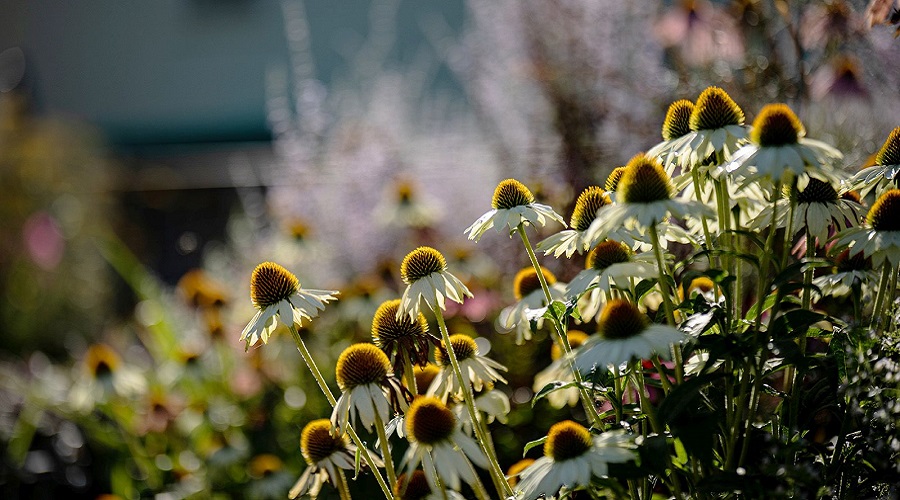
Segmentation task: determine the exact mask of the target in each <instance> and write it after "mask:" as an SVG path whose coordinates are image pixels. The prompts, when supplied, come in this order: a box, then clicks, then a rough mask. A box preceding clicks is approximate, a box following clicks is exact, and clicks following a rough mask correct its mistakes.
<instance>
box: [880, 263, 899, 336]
mask: <svg viewBox="0 0 900 500" xmlns="http://www.w3.org/2000/svg"><path fill="white" fill-rule="evenodd" d="M896 293H897V269H896V268H894V267H891V286H890V287H888V296H887V300H886V301H885V304H884V317H883V318H882V322H881V324H882V325H884V331H885V333H887V332H889V331H890V330H891V329H892V327H891V325H892V323H891V311H893V310H894V295H895V294H896ZM895 326H896V325H895Z"/></svg>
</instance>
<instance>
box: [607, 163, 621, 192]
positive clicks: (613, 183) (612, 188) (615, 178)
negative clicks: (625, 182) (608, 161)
mask: <svg viewBox="0 0 900 500" xmlns="http://www.w3.org/2000/svg"><path fill="white" fill-rule="evenodd" d="M624 173H625V167H624V166H623V167H616V168H614V169H613V171H612V172H610V173H609V176H607V177H606V184H604V186H603V188H604V189H606V190H607V191H609V192H611V193H614V192H616V190H618V189H619V181H620V180H622V174H624Z"/></svg>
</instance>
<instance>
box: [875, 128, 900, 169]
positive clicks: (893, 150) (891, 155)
mask: <svg viewBox="0 0 900 500" xmlns="http://www.w3.org/2000/svg"><path fill="white" fill-rule="evenodd" d="M875 164H876V165H900V127H897V128H895V129H894V130H892V131H891V133H890V134H889V135H888V138H887V140H886V141H884V145H883V146H881V149H879V150H878V153H877V154H876V155H875Z"/></svg>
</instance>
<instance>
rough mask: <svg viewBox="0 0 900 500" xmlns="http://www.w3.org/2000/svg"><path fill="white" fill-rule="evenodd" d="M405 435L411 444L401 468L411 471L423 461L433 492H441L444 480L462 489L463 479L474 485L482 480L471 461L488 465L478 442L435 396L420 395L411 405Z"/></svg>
mask: <svg viewBox="0 0 900 500" xmlns="http://www.w3.org/2000/svg"><path fill="white" fill-rule="evenodd" d="M406 435H407V437H408V438H409V440H410V445H409V449H408V450H407V451H406V455H404V457H403V461H402V463H401V467H405V472H406V473H407V474H409V473H411V472H412V471H413V470H415V469H416V468H417V467H418V466H419V464H422V469H423V470H424V472H425V478H426V479H427V481H428V486H429V487H430V488H431V490H432V491H439V490H438V488H439V487H440V484H441V483H442V484H444V485H446V486H447V487H449V488H450V489H454V490H459V488H460V486H461V483H460V478H461V479H462V480H463V481H465V482H466V483H468V484H469V485H471V486H474V485H476V484H478V483H479V480H478V476H477V475H476V474H475V470H474V469H473V468H472V462H474V463H475V465H478V466H479V467H481V468H487V467H488V466H489V464H488V461H487V458H486V457H485V455H484V453H482V451H481V449H480V448H479V447H478V444H477V443H476V442H475V441H474V440H473V439H472V438H470V437H469V436H466V435H465V434H464V433H463V432H462V431H461V430H460V428H459V425H458V421H457V420H456V417H455V416H454V415H453V412H452V411H451V410H450V409H449V408H447V405H445V404H444V403H442V402H441V400H439V399H437V398H435V397H433V396H419V397H418V398H416V399H415V400H414V401H413V403H412V405H410V407H409V411H408V412H407V414H406ZM470 461H471V462H470Z"/></svg>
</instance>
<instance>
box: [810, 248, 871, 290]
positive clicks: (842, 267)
mask: <svg viewBox="0 0 900 500" xmlns="http://www.w3.org/2000/svg"><path fill="white" fill-rule="evenodd" d="M876 280H878V272H876V271H875V270H874V269H872V260H871V259H868V258H866V257H864V256H863V254H862V253H857V254H856V255H853V256H851V255H850V250H849V249H848V250H844V251H843V252H840V253H839V254H838V255H837V256H836V257H835V258H834V271H833V272H830V273H825V274H823V275H822V276H816V277H815V278H813V281H812V282H813V285H815V286H817V287H819V289H820V290H822V295H823V296H825V297H829V296H833V297H841V296H844V295H847V294H849V293H850V292H851V290H853V287H854V286H863V285H865V284H866V283H875V282H876Z"/></svg>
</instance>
